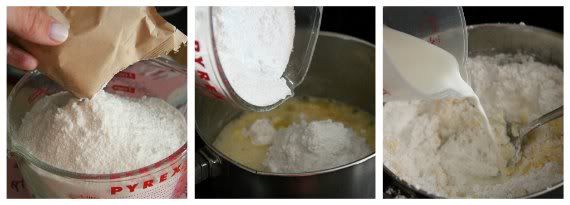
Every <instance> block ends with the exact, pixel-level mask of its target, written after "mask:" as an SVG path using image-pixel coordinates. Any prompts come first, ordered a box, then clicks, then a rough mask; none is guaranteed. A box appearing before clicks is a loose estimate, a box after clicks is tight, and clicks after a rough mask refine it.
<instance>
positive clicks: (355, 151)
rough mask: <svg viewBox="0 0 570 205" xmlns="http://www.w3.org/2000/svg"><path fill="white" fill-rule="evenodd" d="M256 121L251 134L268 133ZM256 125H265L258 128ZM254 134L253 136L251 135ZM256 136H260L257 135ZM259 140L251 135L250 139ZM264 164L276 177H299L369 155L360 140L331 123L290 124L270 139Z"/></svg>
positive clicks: (346, 130) (261, 121)
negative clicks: (295, 175)
mask: <svg viewBox="0 0 570 205" xmlns="http://www.w3.org/2000/svg"><path fill="white" fill-rule="evenodd" d="M263 121H264V119H261V120H258V121H256V122H255V123H254V124H253V125H252V127H251V128H250V130H252V129H253V130H268V129H270V128H269V127H271V128H273V127H272V126H271V124H268V123H263ZM259 125H265V127H260V126H259ZM254 133H255V132H254ZM257 133H259V132H257ZM258 137H259V136H255V135H253V138H254V139H255V138H258ZM271 138H272V139H273V142H272V143H271V146H270V147H269V150H268V153H267V159H266V160H265V162H264V164H265V165H266V166H267V167H268V168H269V169H270V170H271V171H272V172H277V173H300V172H311V171H318V170H324V169H329V168H334V167H337V166H341V165H345V164H348V163H351V162H353V161H356V160H358V159H361V158H363V157H365V156H367V155H369V154H370V153H372V151H371V150H370V148H369V147H368V145H367V144H366V140H365V139H364V138H363V137H360V136H358V135H357V134H356V133H355V132H354V131H353V130H352V129H351V128H347V127H345V126H344V125H343V124H342V123H339V122H334V121H332V120H322V121H313V122H306V121H305V120H301V122H300V123H293V124H292V125H290V126H289V127H287V128H283V129H279V130H277V132H275V134H274V136H273V137H271Z"/></svg>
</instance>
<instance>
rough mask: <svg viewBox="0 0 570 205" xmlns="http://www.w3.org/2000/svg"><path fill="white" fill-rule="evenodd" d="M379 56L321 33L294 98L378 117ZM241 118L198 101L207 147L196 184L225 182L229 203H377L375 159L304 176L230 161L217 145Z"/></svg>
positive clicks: (365, 45)
mask: <svg viewBox="0 0 570 205" xmlns="http://www.w3.org/2000/svg"><path fill="white" fill-rule="evenodd" d="M374 56H375V48H374V45H372V44H370V43H368V42H365V41H362V40H360V39H356V38H353V37H350V36H345V35H341V34H336V33H330V32H321V33H320V35H319V38H318V41H317V46H316V50H315V53H314V56H313V61H312V64H311V67H310V69H309V73H308V74H307V76H306V78H305V80H304V81H303V83H302V84H301V86H300V87H298V88H296V89H295V95H296V96H314V97H323V98H330V99H335V100H338V101H341V102H344V103H348V104H350V105H352V106H356V107H359V108H361V109H363V110H365V111H368V112H369V113H371V114H372V115H374V112H375V109H374V107H375V87H374V86H375V84H374V78H375V77H374V76H375V75H374V72H375V69H374V66H375V63H374ZM241 112H242V111H241V110H237V109H235V108H233V107H230V106H227V105H226V104H224V103H223V102H219V101H215V100H212V99H210V98H207V97H204V96H201V95H196V131H197V133H198V134H199V135H200V137H201V138H202V140H203V141H204V142H205V143H206V147H204V148H202V149H200V150H199V151H198V153H196V183H199V182H201V181H203V180H205V179H207V178H209V177H221V178H222V180H224V186H223V187H219V192H222V193H221V194H220V195H224V196H227V197H278V198H285V197H309V198H348V197H350V198H352V197H354V198H374V195H375V170H374V167H375V165H374V164H375V162H374V160H375V153H372V154H371V155H369V156H367V157H365V158H363V159H360V160H358V161H356V162H353V163H351V164H348V165H344V166H340V167H336V168H333V169H328V170H323V171H319V172H311V173H301V174H276V173H268V172H259V171H256V170H253V169H250V168H248V167H245V166H243V165H241V164H239V163H238V162H236V161H234V160H232V159H231V158H230V157H228V156H225V155H224V154H223V153H222V152H220V151H219V150H217V149H216V148H215V147H213V146H212V143H213V142H214V141H215V140H216V137H217V136H218V134H219V132H220V131H221V130H222V128H223V127H224V126H225V125H226V124H228V123H229V122H230V121H231V120H233V119H234V118H236V117H237V116H239V115H240V114H241ZM216 180H218V179H216Z"/></svg>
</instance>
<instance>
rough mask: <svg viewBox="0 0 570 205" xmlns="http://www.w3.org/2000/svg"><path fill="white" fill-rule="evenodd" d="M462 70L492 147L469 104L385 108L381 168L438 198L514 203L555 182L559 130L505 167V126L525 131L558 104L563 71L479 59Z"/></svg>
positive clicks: (528, 60)
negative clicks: (491, 133) (516, 125)
mask: <svg viewBox="0 0 570 205" xmlns="http://www.w3.org/2000/svg"><path fill="white" fill-rule="evenodd" d="M466 66H467V71H468V72H469V74H470V76H472V77H473V89H474V90H475V91H476V93H477V95H478V96H479V97H480V99H481V103H482V104H483V107H484V108H485V111H487V114H488V117H489V120H490V122H491V125H492V127H493V129H494V130H493V131H494V132H495V135H496V140H497V141H496V142H495V141H494V140H492V139H491V138H490V137H489V135H488V134H486V131H485V129H484V126H483V119H482V116H481V115H480V114H479V113H478V112H479V111H478V110H477V109H475V108H474V107H473V106H471V105H470V104H469V103H468V100H467V99H447V100H437V101H429V100H425V101H411V102H389V103H387V104H386V105H385V106H384V131H383V133H384V164H385V165H386V166H387V167H388V168H389V169H390V170H391V171H393V172H394V173H395V174H396V175H398V176H399V177H401V178H402V179H403V180H404V181H406V182H408V183H411V184H412V185H414V186H416V187H418V188H420V189H422V190H425V191H427V192H429V193H433V194H436V195H439V196H444V197H519V196H523V195H526V194H528V193H533V192H536V191H539V190H542V189H545V188H546V187H548V186H550V185H553V184H554V183H556V182H560V181H561V180H562V141H563V140H562V133H561V132H562V131H561V130H562V129H561V127H562V126H561V124H559V125H558V127H557V126H556V125H549V126H548V127H545V128H544V129H541V130H539V131H537V132H535V133H536V134H535V135H536V137H534V138H533V137H531V138H530V139H532V140H529V143H528V144H527V145H526V146H525V147H524V150H523V159H522V161H521V162H520V163H518V164H517V165H516V166H515V167H507V166H506V165H507V162H508V160H510V159H511V158H512V156H513V154H514V150H513V147H512V145H511V144H510V140H509V138H508V137H507V136H506V122H505V121H506V120H508V121H510V122H513V123H521V124H525V123H527V122H528V121H530V120H533V119H535V118H537V117H539V116H540V115H542V114H545V113H547V112H549V111H551V110H553V109H555V108H556V107H558V106H560V105H562V103H563V97H562V95H563V86H562V81H563V73H562V71H561V70H560V69H559V68H557V67H555V66H548V65H544V64H542V63H538V62H535V61H534V59H533V58H532V57H530V56H526V55H521V54H518V55H514V56H513V55H497V56H493V57H484V56H480V57H476V58H471V59H469V60H468V61H467V64H466ZM497 143H498V145H499V146H495V145H497Z"/></svg>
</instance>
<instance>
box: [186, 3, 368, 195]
mask: <svg viewBox="0 0 570 205" xmlns="http://www.w3.org/2000/svg"><path fill="white" fill-rule="evenodd" d="M355 22H357V23H355ZM196 33H197V34H196V42H195V44H196V47H195V52H196V54H195V55H196V58H195V61H196V64H195V66H196V67H195V69H196V137H195V138H196V139H195V140H196V152H197V154H196V187H195V192H196V198H374V197H375V179H376V177H375V119H374V116H375V70H376V69H375V46H374V42H375V8H374V7H327V6H325V7H297V6H296V7H197V8H196ZM281 88H282V89H281Z"/></svg>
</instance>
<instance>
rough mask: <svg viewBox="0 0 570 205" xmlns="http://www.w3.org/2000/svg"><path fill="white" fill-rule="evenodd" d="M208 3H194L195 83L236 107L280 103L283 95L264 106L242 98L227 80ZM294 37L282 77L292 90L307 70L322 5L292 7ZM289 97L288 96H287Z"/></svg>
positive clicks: (250, 108)
mask: <svg viewBox="0 0 570 205" xmlns="http://www.w3.org/2000/svg"><path fill="white" fill-rule="evenodd" d="M211 9H212V8H211V7H196V40H195V41H194V50H195V51H196V54H195V55H196V56H195V66H196V68H195V69H196V87H198V89H199V90H201V91H202V93H203V94H205V95H207V96H210V97H212V98H215V99H218V100H222V101H224V102H227V103H229V104H231V105H233V106H235V107H237V108H240V109H244V110H251V111H267V110H271V109H273V108H275V107H276V106H278V105H280V104H281V103H282V102H284V101H285V100H286V99H283V100H280V101H278V102H276V103H275V104H272V105H268V106H257V105H253V104H251V103H248V102H246V101H245V100H243V99H242V98H241V97H240V96H239V95H237V93H236V92H235V91H234V89H233V88H232V86H231V85H230V83H229V82H228V80H227V78H226V76H225V74H224V68H223V66H222V65H221V64H220V61H219V60H218V58H219V53H218V52H217V50H216V46H215V43H214V42H215V39H214V31H213V22H212V15H211V13H212V11H211ZM294 9H295V38H294V42H293V48H294V49H293V52H292V53H291V56H290V57H289V63H288V65H287V68H286V70H285V72H284V73H283V77H284V78H285V79H286V81H287V85H288V86H289V88H290V89H291V91H293V89H294V88H295V87H297V86H298V85H299V84H301V82H302V81H303V79H304V78H305V75H306V74H307V71H308V69H309V64H310V62H311V58H312V55H313V51H314V50H315V44H316V42H317V37H318V35H319V27H320V24H321V16H322V13H323V8H322V7H294ZM289 97H291V96H289Z"/></svg>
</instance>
